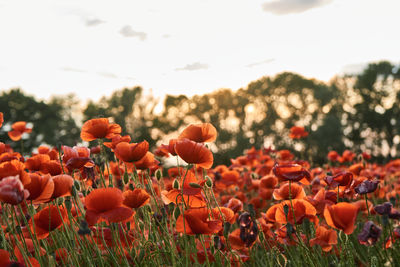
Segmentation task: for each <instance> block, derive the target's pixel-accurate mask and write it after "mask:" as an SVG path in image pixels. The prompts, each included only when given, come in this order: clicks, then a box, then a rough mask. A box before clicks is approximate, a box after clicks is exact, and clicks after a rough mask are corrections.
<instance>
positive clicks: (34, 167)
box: [25, 154, 50, 172]
mask: <svg viewBox="0 0 400 267" xmlns="http://www.w3.org/2000/svg"><path fill="white" fill-rule="evenodd" d="M49 161H50V157H49V155H46V154H37V155H35V156H33V157H30V158H29V159H27V160H26V161H25V168H27V169H28V170H30V171H33V172H34V171H40V170H41V169H42V167H43V164H44V163H46V162H49Z"/></svg>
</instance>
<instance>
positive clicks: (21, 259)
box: [0, 238, 46, 267]
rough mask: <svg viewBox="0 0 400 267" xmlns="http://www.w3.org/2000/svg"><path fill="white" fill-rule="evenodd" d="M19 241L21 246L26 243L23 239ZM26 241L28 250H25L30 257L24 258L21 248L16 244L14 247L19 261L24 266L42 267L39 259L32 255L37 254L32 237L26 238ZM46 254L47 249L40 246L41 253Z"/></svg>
mask: <svg viewBox="0 0 400 267" xmlns="http://www.w3.org/2000/svg"><path fill="white" fill-rule="evenodd" d="M18 242H19V243H20V245H19V247H24V245H23V244H22V242H21V241H18ZM24 243H25V245H26V250H25V251H24V254H25V255H27V256H28V259H27V260H25V259H24V256H23V254H22V252H21V250H20V249H19V248H18V246H17V245H16V246H15V247H14V254H15V256H16V257H17V260H18V262H19V263H21V265H22V266H25V265H26V266H32V267H40V264H39V261H38V260H37V259H35V258H33V257H32V256H33V255H34V254H35V245H34V244H33V241H32V239H29V238H25V240H24ZM45 254H46V250H45V249H44V248H42V247H39V255H40V256H43V255H45ZM13 263H15V262H13ZM23 264H25V265H23ZM0 266H1V265H0ZM10 266H13V265H10ZM16 266H20V265H16Z"/></svg>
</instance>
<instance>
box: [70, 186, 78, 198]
mask: <svg viewBox="0 0 400 267" xmlns="http://www.w3.org/2000/svg"><path fill="white" fill-rule="evenodd" d="M71 195H72V196H73V197H77V196H78V193H77V192H76V189H75V185H72V186H71Z"/></svg>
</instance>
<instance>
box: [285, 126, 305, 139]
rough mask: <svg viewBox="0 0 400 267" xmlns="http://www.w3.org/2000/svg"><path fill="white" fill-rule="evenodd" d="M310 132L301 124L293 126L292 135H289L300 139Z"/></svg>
mask: <svg viewBox="0 0 400 267" xmlns="http://www.w3.org/2000/svg"><path fill="white" fill-rule="evenodd" d="M307 136H308V132H307V131H306V130H305V129H304V127H301V126H293V127H292V128H290V135H289V137H290V138H291V139H300V138H303V137H307Z"/></svg>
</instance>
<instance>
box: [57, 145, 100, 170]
mask: <svg viewBox="0 0 400 267" xmlns="http://www.w3.org/2000/svg"><path fill="white" fill-rule="evenodd" d="M62 149H63V152H64V155H63V157H62V159H63V162H64V163H65V164H66V166H67V168H68V170H69V171H70V172H72V171H73V170H76V169H81V168H83V167H84V166H85V167H88V168H91V167H93V166H94V162H93V160H92V159H91V158H90V149H89V148H87V147H77V146H74V147H72V148H71V147H69V146H63V147H62Z"/></svg>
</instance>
